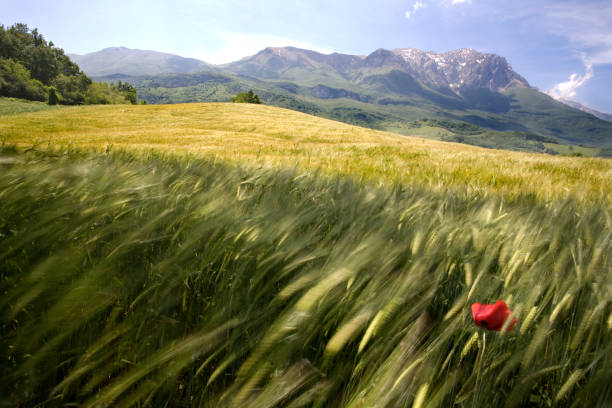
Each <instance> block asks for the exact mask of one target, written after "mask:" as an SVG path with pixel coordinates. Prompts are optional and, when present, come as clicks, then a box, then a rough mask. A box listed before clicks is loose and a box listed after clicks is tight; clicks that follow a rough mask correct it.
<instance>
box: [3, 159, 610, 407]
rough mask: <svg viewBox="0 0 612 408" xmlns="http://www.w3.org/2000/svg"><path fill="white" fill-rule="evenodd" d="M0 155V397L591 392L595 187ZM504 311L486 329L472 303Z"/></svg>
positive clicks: (596, 280) (322, 397)
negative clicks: (431, 182)
mask: <svg viewBox="0 0 612 408" xmlns="http://www.w3.org/2000/svg"><path fill="white" fill-rule="evenodd" d="M9 153H10V156H8V155H7V156H4V157H3V160H2V161H0V166H2V171H3V177H0V191H2V192H3V194H2V208H3V211H2V212H0V275H1V280H0V282H1V286H0V291H1V293H2V296H1V297H0V310H2V311H3V312H2V320H1V325H0V330H1V333H2V335H1V336H0V347H2V350H6V352H5V356H4V358H3V359H2V361H1V362H0V379H1V380H2V381H0V393H1V394H0V395H2V396H3V399H4V403H5V405H7V406H24V407H25V406H36V405H49V404H51V402H52V404H53V405H57V406H64V405H79V406H80V405H83V406H100V407H105V406H204V407H208V406H210V407H213V406H214V407H278V406H315V407H330V408H334V407H358V406H362V407H366V406H381V407H387V406H394V407H410V406H415V405H418V404H417V403H415V402H417V401H423V400H424V401H425V402H426V403H427V406H432V407H435V406H478V407H500V406H507V407H516V406H542V407H544V406H551V405H554V406H557V407H570V406H589V407H604V406H607V405H606V404H608V403H609V401H610V397H611V394H610V393H611V390H610V386H609V379H610V377H611V376H612V371H611V367H612V365H611V364H610V356H612V330H611V329H612V326H611V325H612V319H611V318H610V314H611V313H612V294H611V293H610V291H609V290H608V288H609V287H610V285H612V280H611V279H612V274H611V273H610V271H611V270H612V257H611V254H612V240H611V239H610V234H609V231H610V229H611V228H612V224H611V220H612V214H610V208H609V206H608V205H607V204H606V203H599V204H597V203H594V204H591V205H586V206H578V205H576V204H575V203H574V202H572V201H571V200H570V201H565V202H548V203H545V204H542V205H540V204H537V203H536V202H535V201H534V200H533V199H532V198H531V197H529V196H524V197H519V198H518V199H516V200H514V201H513V202H509V201H507V200H506V199H504V198H503V197H499V196H495V195H478V194H474V193H470V192H468V191H463V192H461V191H459V192H457V191H456V192H438V193H434V192H431V191H423V190H418V189H412V188H402V187H400V186H396V187H395V188H393V189H386V188H376V187H373V186H371V185H359V184H357V183H355V182H353V181H351V180H348V179H343V178H334V179H331V180H328V179H322V178H316V177H312V176H308V175H307V174H299V173H296V172H292V171H277V170H274V171H272V170H263V169H259V170H254V169H245V168H236V167H229V166H225V165H220V164H218V163H217V164H214V163H213V162H212V161H198V160H194V159H193V158H187V157H186V158H182V159H177V158H172V157H163V156H160V155H158V154H155V153H150V154H148V155H147V156H145V157H140V158H139V157H136V156H133V155H131V154H128V153H121V152H113V151H112V149H111V150H110V151H109V150H107V153H105V154H98V155H92V154H85V153H84V152H80V151H70V150H68V149H65V150H63V151H52V152H48V153H44V152H43V153H37V152H35V151H31V152H30V153H29V154H20V155H17V156H15V153H14V151H10V152H9ZM496 299H503V300H505V301H506V302H508V304H509V306H510V308H511V309H512V311H513V312H514V313H515V316H516V317H518V319H519V323H518V325H517V327H516V328H515V329H514V331H513V332H511V333H505V332H486V331H485V330H484V329H479V328H476V327H475V326H474V324H473V322H472V321H471V318H470V312H469V306H470V303H471V302H474V301H478V302H483V303H492V302H494V301H495V300H496Z"/></svg>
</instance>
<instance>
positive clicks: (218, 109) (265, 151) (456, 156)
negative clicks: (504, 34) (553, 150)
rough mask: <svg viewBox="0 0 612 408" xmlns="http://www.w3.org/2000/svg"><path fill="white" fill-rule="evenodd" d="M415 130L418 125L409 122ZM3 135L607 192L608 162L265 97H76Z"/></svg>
mask: <svg viewBox="0 0 612 408" xmlns="http://www.w3.org/2000/svg"><path fill="white" fill-rule="evenodd" d="M414 131H415V135H418V132H419V131H420V129H415V130H414ZM0 140H3V141H4V142H6V143H11V144H17V145H20V146H31V145H32V144H40V145H44V146H46V145H47V144H51V145H66V144H72V145H74V146H79V147H81V146H82V147H96V148H105V147H106V146H108V145H112V146H114V147H122V148H130V149H151V148H152V149H157V150H160V151H164V152H171V153H178V154H185V153H190V154H194V155H208V156H215V157H218V158H220V159H223V160H230V161H234V162H240V163H243V164H250V165H262V166H298V167H299V168H301V169H317V168H320V169H322V170H323V171H326V172H334V173H337V172H339V173H341V174H348V175H352V176H354V177H356V178H359V179H364V180H373V181H376V182H380V183H383V184H390V183H396V182H400V183H404V184H411V185H418V186H423V187H427V188H434V189H447V188H450V189H455V188H466V189H467V190H468V191H471V192H480V193H502V194H508V195H509V196H516V195H521V194H528V195H534V196H536V197H538V198H540V199H544V200H550V199H557V198H561V199H563V198H567V197H570V196H574V197H576V198H577V199H579V200H585V199H586V200H588V201H591V200H594V199H605V200H609V199H610V198H612V161H610V160H606V159H595V158H574V157H556V156H549V155H542V154H528V153H520V152H511V151H502V150H492V149H483V148H478V147H474V146H468V145H463V144H457V143H445V142H439V141H435V140H428V139H424V138H421V137H405V136H400V135H396V134H393V133H388V132H381V131H375V130H371V129H365V128H360V127H357V126H351V125H348V124H344V123H339V122H334V121H331V120H326V119H322V118H318V117H313V116H309V115H305V114H302V113H299V112H295V111H290V110H286V109H280V108H275V107H270V106H261V105H248V104H227V103H194V104H179V105H148V106H130V105H114V106H80V107H73V108H66V109H62V110H57V111H43V112H34V113H24V114H20V115H14V116H5V117H2V118H1V121H0Z"/></svg>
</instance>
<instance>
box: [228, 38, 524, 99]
mask: <svg viewBox="0 0 612 408" xmlns="http://www.w3.org/2000/svg"><path fill="white" fill-rule="evenodd" d="M223 68H224V69H225V70H226V71H229V72H232V73H234V74H240V75H248V76H253V77H256V78H262V79H295V78H296V75H295V71H296V70H299V71H303V70H307V71H311V72H317V71H320V72H326V73H328V75H329V74H331V75H332V76H339V77H342V78H344V79H349V80H351V82H355V81H359V80H364V79H365V78H367V77H368V76H370V75H372V74H375V73H377V71H379V70H383V71H389V70H399V71H403V72H406V73H408V74H410V75H411V76H412V77H413V78H414V79H417V80H418V81H420V82H421V83H422V84H424V85H427V86H429V87H431V88H434V89H436V88H449V89H450V90H452V91H453V92H455V93H457V94H461V93H462V92H463V91H466V90H468V91H469V90H472V89H481V88H486V89H489V90H491V91H494V92H497V91H500V90H505V89H508V88H519V87H524V88H529V83H528V82H527V81H526V80H525V79H524V78H523V77H521V76H520V75H519V74H517V73H516V72H514V71H513V70H512V67H511V66H510V64H508V62H507V61H506V59H505V58H503V57H500V56H498V55H495V54H485V53H480V52H478V51H476V50H473V49H469V48H464V49H460V50H455V51H449V52H446V53H442V54H437V53H435V52H432V51H430V52H424V51H420V50H417V49H415V48H399V49H395V50H393V51H389V50H384V49H378V50H376V51H374V52H373V53H371V54H370V55H368V56H357V55H347V54H338V53H334V54H329V55H326V54H321V53H318V52H315V51H310V50H303V49H299V48H295V47H283V48H273V47H270V48H266V49H264V50H262V51H260V52H259V53H257V54H255V55H253V56H250V57H246V58H243V59H242V60H240V61H236V62H233V63H230V64H226V65H224V66H223Z"/></svg>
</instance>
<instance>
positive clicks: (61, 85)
mask: <svg viewBox="0 0 612 408" xmlns="http://www.w3.org/2000/svg"><path fill="white" fill-rule="evenodd" d="M0 96H9V97H14V98H22V99H28V100H31V101H44V102H48V103H49V104H50V105H56V104H63V105H81V104H114V103H136V102H137V98H136V89H135V88H134V87H133V86H132V85H130V84H128V83H121V82H119V83H118V84H114V83H110V84H108V83H106V82H103V83H96V82H93V81H92V80H91V79H90V78H89V77H88V76H87V75H85V74H84V73H83V71H81V70H80V69H79V66H78V65H77V64H75V63H74V62H72V61H71V60H70V58H69V57H68V56H67V55H66V54H64V50H62V49H61V48H58V47H56V46H55V45H54V44H53V42H52V41H49V42H47V41H46V40H45V38H44V37H43V36H42V34H40V33H39V32H38V29H36V28H35V29H33V30H30V29H29V28H28V26H27V25H26V24H14V25H13V26H11V27H8V28H5V27H4V26H3V25H0Z"/></svg>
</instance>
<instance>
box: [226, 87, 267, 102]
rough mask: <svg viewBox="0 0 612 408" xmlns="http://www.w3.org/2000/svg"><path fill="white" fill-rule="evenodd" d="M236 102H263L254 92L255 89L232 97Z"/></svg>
mask: <svg viewBox="0 0 612 408" xmlns="http://www.w3.org/2000/svg"><path fill="white" fill-rule="evenodd" d="M232 102H234V103H261V101H260V100H259V96H258V95H257V94H256V93H253V90H249V92H240V93H239V94H238V95H236V96H235V97H233V98H232Z"/></svg>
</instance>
